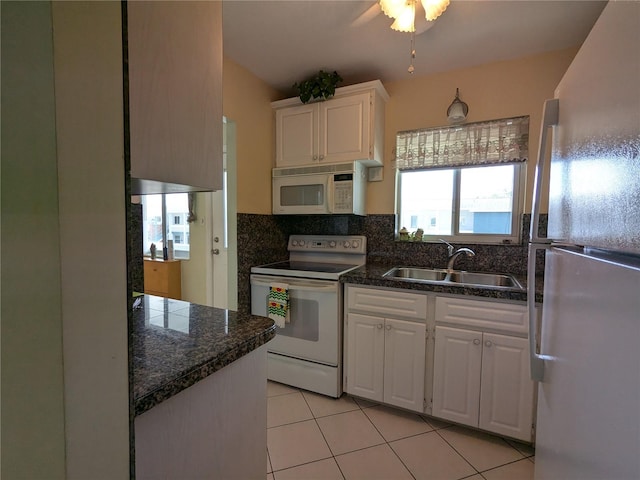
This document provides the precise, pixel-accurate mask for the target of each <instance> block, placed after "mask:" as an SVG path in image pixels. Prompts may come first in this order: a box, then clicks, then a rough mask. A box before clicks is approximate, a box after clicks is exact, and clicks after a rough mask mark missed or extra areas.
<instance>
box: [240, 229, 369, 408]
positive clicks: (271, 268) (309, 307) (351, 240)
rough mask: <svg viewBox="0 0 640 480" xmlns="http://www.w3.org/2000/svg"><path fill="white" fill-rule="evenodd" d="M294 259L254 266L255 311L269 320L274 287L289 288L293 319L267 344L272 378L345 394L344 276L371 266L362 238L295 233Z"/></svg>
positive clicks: (291, 254) (291, 241) (291, 248)
mask: <svg viewBox="0 0 640 480" xmlns="http://www.w3.org/2000/svg"><path fill="white" fill-rule="evenodd" d="M288 250H289V260H288V261H283V262H277V263H271V264H268V265H261V266H257V267H252V268H251V313H252V314H254V315H262V316H267V301H268V297H269V288H270V286H271V285H272V284H274V283H278V284H285V285H288V287H289V308H290V313H289V315H290V321H289V323H287V324H286V325H285V327H284V328H278V329H277V333H276V337H275V338H274V339H273V340H272V341H270V342H269V343H268V344H267V349H268V352H269V353H268V366H267V375H268V377H269V379H270V380H274V381H277V382H281V383H284V384H288V385H292V386H295V387H299V388H304V389H306V390H310V391H313V392H317V393H322V394H325V395H329V396H332V397H335V398H337V397H339V396H340V395H341V394H342V286H341V285H340V283H339V281H338V279H339V277H340V275H342V274H344V273H346V272H348V271H350V270H353V269H355V268H357V267H359V266H361V265H364V264H365V262H366V252H367V239H366V237H364V236H359V235H349V236H341V235H291V237H290V238H289V245H288Z"/></svg>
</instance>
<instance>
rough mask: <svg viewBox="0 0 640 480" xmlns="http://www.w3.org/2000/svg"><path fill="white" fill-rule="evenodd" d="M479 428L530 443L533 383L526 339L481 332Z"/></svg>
mask: <svg viewBox="0 0 640 480" xmlns="http://www.w3.org/2000/svg"><path fill="white" fill-rule="evenodd" d="M481 384H482V389H481V394H480V422H479V427H480V428H483V429H485V430H489V431H492V432H495V433H498V434H502V435H507V436H509V437H514V438H518V439H520V440H524V441H531V424H532V421H533V390H534V383H533V381H532V380H530V378H529V342H528V340H527V339H526V338H517V337H511V336H505V335H497V334H490V333H485V334H484V335H483V352H482V380H481Z"/></svg>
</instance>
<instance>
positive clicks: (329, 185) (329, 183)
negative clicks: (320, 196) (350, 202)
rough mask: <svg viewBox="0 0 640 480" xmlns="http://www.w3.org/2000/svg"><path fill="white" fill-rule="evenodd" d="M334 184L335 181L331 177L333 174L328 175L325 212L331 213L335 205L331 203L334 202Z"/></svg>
mask: <svg viewBox="0 0 640 480" xmlns="http://www.w3.org/2000/svg"><path fill="white" fill-rule="evenodd" d="M335 186H336V184H335V181H334V179H333V175H329V177H328V179H327V186H326V188H327V211H328V212H327V213H333V212H334V211H335V205H334V204H333V202H334V198H333V190H334V188H335Z"/></svg>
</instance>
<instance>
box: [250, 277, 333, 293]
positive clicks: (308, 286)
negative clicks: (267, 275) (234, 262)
mask: <svg viewBox="0 0 640 480" xmlns="http://www.w3.org/2000/svg"><path fill="white" fill-rule="evenodd" d="M261 280H263V279H261ZM261 280H257V279H255V278H253V279H251V285H258V286H261V287H270V286H271V285H272V283H285V284H287V285H289V290H297V291H302V292H335V291H336V290H337V285H338V284H337V283H331V284H326V283H317V284H313V283H292V282H291V279H290V278H278V279H276V278H274V279H273V280H272V281H268V280H267V281H261Z"/></svg>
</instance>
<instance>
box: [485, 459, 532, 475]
mask: <svg viewBox="0 0 640 480" xmlns="http://www.w3.org/2000/svg"><path fill="white" fill-rule="evenodd" d="M523 460H528V459H527V458H519V459H518V460H513V461H512V462H507V463H505V464H502V465H497V466H495V467H491V468H487V469H486V470H482V471H480V472H478V473H480V474H483V473H487V472H491V471H492V470H497V469H498V468H502V467H506V466H507V465H511V464H512V463H518V462H521V461H523Z"/></svg>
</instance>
